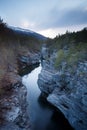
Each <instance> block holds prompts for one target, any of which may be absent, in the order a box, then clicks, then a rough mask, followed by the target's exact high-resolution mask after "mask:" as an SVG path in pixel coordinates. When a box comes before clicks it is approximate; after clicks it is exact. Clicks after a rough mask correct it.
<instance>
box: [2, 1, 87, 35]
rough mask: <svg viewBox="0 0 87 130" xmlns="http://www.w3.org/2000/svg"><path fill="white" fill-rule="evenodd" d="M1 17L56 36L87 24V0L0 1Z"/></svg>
mask: <svg viewBox="0 0 87 130" xmlns="http://www.w3.org/2000/svg"><path fill="white" fill-rule="evenodd" d="M0 16H1V18H3V19H4V21H5V22H6V23H8V25H12V26H18V27H22V28H28V29H30V30H33V31H36V32H38V33H41V34H43V35H45V36H47V37H54V36H56V35H58V34H59V33H60V34H61V33H65V32H66V30H69V31H76V30H80V29H82V28H83V27H87V0H0Z"/></svg>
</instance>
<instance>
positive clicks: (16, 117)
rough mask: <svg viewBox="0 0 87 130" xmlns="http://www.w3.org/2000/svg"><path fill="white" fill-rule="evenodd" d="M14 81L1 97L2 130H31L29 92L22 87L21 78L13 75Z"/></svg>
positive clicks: (0, 116)
mask: <svg viewBox="0 0 87 130" xmlns="http://www.w3.org/2000/svg"><path fill="white" fill-rule="evenodd" d="M11 76H12V74H11ZM13 80H14V81H12V82H11V81H10V83H9V85H10V87H8V86H5V87H6V89H4V91H5V92H4V93H3V95H1V97H0V130H7V129H8V130H12V129H13V130H21V129H22V130H23V129H24V130H27V129H28V130H29V127H30V122H29V117H28V116H27V102H26V94H27V90H26V88H25V87H24V86H23V85H22V83H21V78H20V76H17V75H13Z"/></svg>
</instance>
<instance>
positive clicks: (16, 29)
mask: <svg viewBox="0 0 87 130" xmlns="http://www.w3.org/2000/svg"><path fill="white" fill-rule="evenodd" d="M8 28H9V29H11V30H13V31H14V32H15V33H16V34H22V35H27V36H32V37H36V38H38V39H40V40H46V39H47V38H46V37H45V36H43V35H41V34H39V33H36V32H34V31H31V30H28V29H23V28H19V27H13V26H8Z"/></svg>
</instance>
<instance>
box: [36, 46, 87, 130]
mask: <svg viewBox="0 0 87 130" xmlns="http://www.w3.org/2000/svg"><path fill="white" fill-rule="evenodd" d="M47 50H48V49H46V48H43V49H42V57H43V58H42V70H41V73H40V74H39V78H38V85H39V88H40V90H41V91H42V93H47V95H48V96H47V100H48V101H49V102H50V103H51V104H53V105H54V106H56V107H57V108H58V109H60V111H61V112H62V113H63V114H64V115H65V117H66V118H67V119H68V121H69V123H70V124H71V125H72V127H73V128H74V129H75V130H86V129H87V61H86V60H84V62H80V61H79V62H78V63H77V64H73V65H72V66H67V63H65V62H62V63H61V67H60V68H58V69H55V59H56V57H57V53H56V52H55V51H54V52H53V53H51V54H50V56H49V54H48V51H47ZM44 53H45V55H44Z"/></svg>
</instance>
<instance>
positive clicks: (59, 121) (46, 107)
mask: <svg viewBox="0 0 87 130" xmlns="http://www.w3.org/2000/svg"><path fill="white" fill-rule="evenodd" d="M40 71H41V66H39V67H37V68H36V69H34V70H33V71H32V72H31V73H29V74H27V75H24V76H23V77H22V82H23V84H24V85H25V86H26V87H27V92H28V94H27V101H28V104H29V105H28V114H29V117H30V122H31V130H72V128H71V126H70V125H69V123H68V121H67V120H66V119H65V118H64V116H63V115H62V113H61V112H60V111H57V110H56V108H55V107H52V106H51V105H50V104H49V103H48V102H47V101H46V100H45V98H43V97H42V95H41V92H40V90H39V87H38V85H37V80H38V74H39V73H40Z"/></svg>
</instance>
